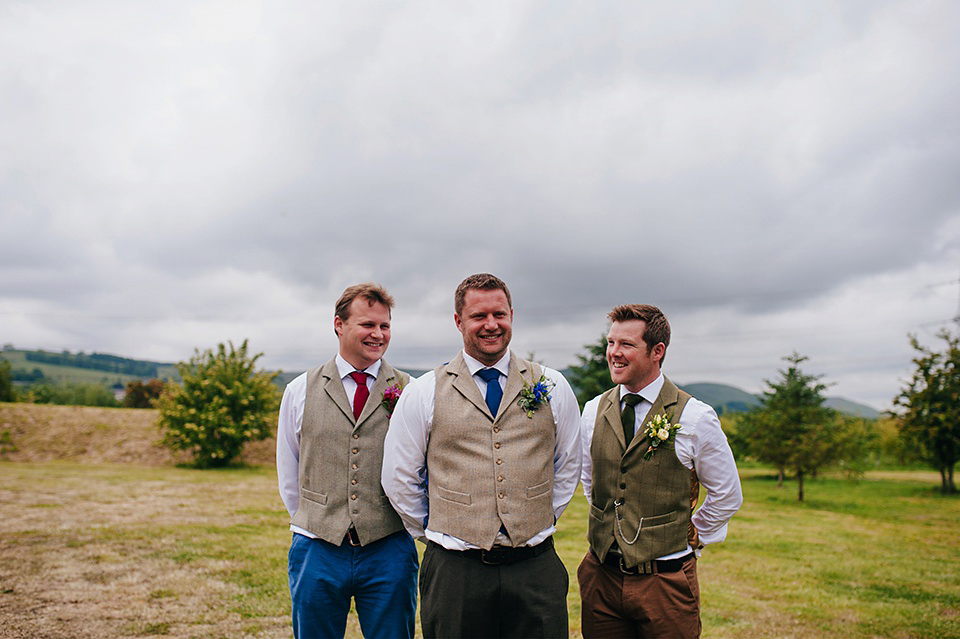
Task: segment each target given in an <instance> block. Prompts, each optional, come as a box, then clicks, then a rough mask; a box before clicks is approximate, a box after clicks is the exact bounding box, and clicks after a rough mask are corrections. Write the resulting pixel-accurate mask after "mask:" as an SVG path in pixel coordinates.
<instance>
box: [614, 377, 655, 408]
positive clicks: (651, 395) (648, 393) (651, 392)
mask: <svg viewBox="0 0 960 639" xmlns="http://www.w3.org/2000/svg"><path fill="white" fill-rule="evenodd" d="M662 388H663V373H660V374H659V375H658V376H657V378H656V379H655V380H653V381H652V382H650V383H649V384H647V385H646V386H644V387H643V388H641V389H640V392H639V393H633V394H634V395H639V396H640V397H642V398H644V399H645V400H647V401H648V402H650V403H651V404H652V403H654V402H655V401H657V395H659V394H660V389H662ZM630 394H631V393H630V391H628V390H627V389H626V387H625V386H624V385H623V384H621V385H620V401H623V398H624V396H625V395H630Z"/></svg>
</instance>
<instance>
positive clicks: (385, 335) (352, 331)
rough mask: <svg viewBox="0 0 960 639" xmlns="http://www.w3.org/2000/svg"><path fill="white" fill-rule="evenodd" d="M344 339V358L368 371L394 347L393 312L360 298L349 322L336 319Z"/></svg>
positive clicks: (351, 305)
mask: <svg viewBox="0 0 960 639" xmlns="http://www.w3.org/2000/svg"><path fill="white" fill-rule="evenodd" d="M333 329H334V330H335V331H336V332H337V337H338V338H339V339H340V356H341V357H343V359H345V360H347V361H348V362H350V364H352V365H353V366H354V367H356V368H357V369H358V370H364V369H365V368H368V367H369V366H372V365H373V364H374V363H375V362H376V361H377V360H378V359H380V358H381V357H383V354H384V353H385V352H387V346H388V345H389V344H390V309H389V308H387V306H386V305H384V304H381V303H379V302H372V301H370V300H368V299H366V298H365V297H357V298H356V299H354V300H353V302H351V303H350V314H349V315H348V316H347V319H342V318H340V317H334V318H333Z"/></svg>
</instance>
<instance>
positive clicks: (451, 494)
mask: <svg viewBox="0 0 960 639" xmlns="http://www.w3.org/2000/svg"><path fill="white" fill-rule="evenodd" d="M436 488H437V497H439V498H440V499H446V500H447V501H453V502H456V503H458V504H464V505H465V506H469V505H470V504H471V503H472V502H473V500H472V499H471V498H470V495H469V494H468V493H458V492H457V491H455V490H447V489H446V488H444V487H443V486H437V487H436Z"/></svg>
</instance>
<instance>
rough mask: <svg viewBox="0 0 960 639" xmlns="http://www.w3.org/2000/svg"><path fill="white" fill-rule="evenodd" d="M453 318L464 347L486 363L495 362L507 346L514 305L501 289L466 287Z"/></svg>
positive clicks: (511, 333) (510, 335) (489, 364)
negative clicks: (512, 306)
mask: <svg viewBox="0 0 960 639" xmlns="http://www.w3.org/2000/svg"><path fill="white" fill-rule="evenodd" d="M453 320H454V321H455V322H456V323H457V330H459V331H460V333H461V334H462V335H463V350H464V351H465V352H466V353H467V355H470V356H471V357H474V358H476V359H478V360H480V361H481V362H483V363H484V364H485V365H487V366H492V365H493V364H496V363H497V361H499V360H500V358H501V357H503V355H504V353H506V352H507V349H508V348H509V347H510V338H511V337H512V336H513V309H512V308H510V302H509V301H508V300H507V295H506V293H504V292H503V291H502V290H500V289H493V290H481V289H470V290H468V291H467V292H466V294H465V295H464V298H463V308H462V309H461V311H460V312H459V313H454V314H453Z"/></svg>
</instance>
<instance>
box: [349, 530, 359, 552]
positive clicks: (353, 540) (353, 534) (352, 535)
mask: <svg viewBox="0 0 960 639" xmlns="http://www.w3.org/2000/svg"><path fill="white" fill-rule="evenodd" d="M347 541H349V542H350V545H351V546H353V547H354V548H359V547H360V535H358V534H357V529H356V528H348V529H347Z"/></svg>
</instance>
